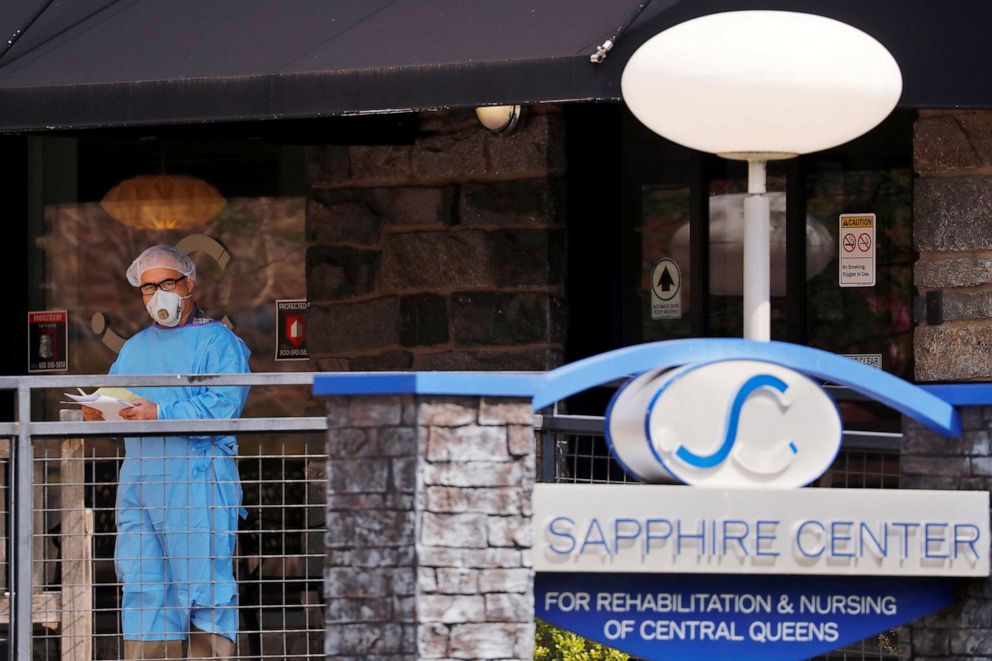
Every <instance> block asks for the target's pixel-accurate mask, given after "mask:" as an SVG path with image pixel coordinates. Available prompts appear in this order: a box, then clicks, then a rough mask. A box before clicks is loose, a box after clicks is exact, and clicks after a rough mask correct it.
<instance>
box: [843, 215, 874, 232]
mask: <svg viewBox="0 0 992 661" xmlns="http://www.w3.org/2000/svg"><path fill="white" fill-rule="evenodd" d="M840 227H841V229H847V228H849V227H875V214H873V213H872V214H866V215H854V214H851V215H847V214H844V215H842V216H841V217H840Z"/></svg>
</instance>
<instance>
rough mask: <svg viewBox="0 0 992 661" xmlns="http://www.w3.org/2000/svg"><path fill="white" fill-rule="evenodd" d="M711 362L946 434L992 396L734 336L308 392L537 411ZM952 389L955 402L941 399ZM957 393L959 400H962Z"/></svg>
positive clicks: (345, 381) (354, 376)
mask: <svg viewBox="0 0 992 661" xmlns="http://www.w3.org/2000/svg"><path fill="white" fill-rule="evenodd" d="M716 360H760V361H765V362H769V363H775V364H777V365H782V366H783V367H788V368H790V369H794V370H796V371H799V372H802V373H804V374H807V375H808V376H811V377H814V378H817V379H821V380H823V381H830V382H832V383H836V384H838V385H842V386H846V387H848V388H850V389H851V390H854V391H855V392H859V393H861V394H863V395H866V396H868V397H871V398H873V399H875V400H877V401H879V402H881V403H883V404H885V405H887V406H889V407H891V408H893V409H894V410H896V411H898V412H899V413H902V414H903V415H906V416H908V417H910V418H912V419H914V420H916V421H918V422H920V423H921V424H923V425H925V426H927V427H928V428H930V429H932V430H933V431H935V432H937V433H938V434H941V435H943V436H948V437H958V436H960V435H961V419H960V417H959V415H958V412H957V411H956V410H955V408H954V406H953V404H954V403H971V402H970V401H967V400H969V399H976V398H979V399H980V398H982V397H985V398H992V387H986V388H985V389H984V390H982V391H981V392H978V391H977V390H975V387H974V386H972V387H971V388H972V389H971V390H970V391H969V392H968V393H964V392H960V391H958V392H951V391H948V392H946V393H945V391H944V390H941V388H947V387H946V386H929V387H927V388H923V387H920V386H917V385H914V384H912V383H909V382H907V381H903V380H902V379H900V378H898V377H895V376H892V375H891V374H888V373H887V372H883V371H882V370H878V369H875V368H872V367H868V366H866V365H862V364H860V363H858V362H856V361H853V360H850V359H848V358H844V357H842V356H838V355H836V354H832V353H829V352H827V351H822V350H820V349H813V348H811V347H805V346H800V345H798V344H789V343H786V342H755V341H752V340H740V339H708V338H707V339H686V340H669V341H666V342H652V343H648V344H640V345H636V346H632V347H624V348H622V349H617V350H615V351H609V352H607V353H603V354H599V355H597V356H592V357H591V358H586V359H584V360H580V361H577V362H574V363H570V364H568V365H564V366H562V367H559V368H558V369H554V370H551V371H550V372H546V373H541V372H516V373H514V372H374V373H348V374H319V375H317V376H316V377H315V378H314V386H313V392H314V394H315V395H383V394H421V395H469V396H490V397H532V398H533V401H534V408H535V409H541V408H544V407H546V406H550V405H551V404H554V403H555V402H558V401H561V400H563V399H566V398H567V397H570V396H571V395H574V394H576V393H579V392H582V391H585V390H588V389H590V388H595V387H596V386H600V385H602V384H604V383H610V382H612V381H615V380H617V379H621V378H625V377H628V376H631V375H633V374H639V373H641V372H643V371H645V370H646V369H655V368H668V367H678V366H680V365H686V364H689V363H697V362H712V361H716ZM951 394H953V395H954V396H955V397H956V398H957V401H947V400H945V399H944V398H943V396H950V395H951ZM962 398H963V399H962Z"/></svg>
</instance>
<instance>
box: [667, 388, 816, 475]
mask: <svg viewBox="0 0 992 661" xmlns="http://www.w3.org/2000/svg"><path fill="white" fill-rule="evenodd" d="M759 388H771V389H773V390H777V391H778V392H780V393H784V392H785V391H786V390H788V389H789V386H788V385H786V383H785V382H784V381H782V379H779V378H777V377H774V376H772V375H771V374H759V375H758V376H753V377H751V378H750V379H748V380H747V381H745V382H744V385H743V386H741V389H740V390H738V391H737V396H736V397H734V403H733V405H732V406H731V407H730V420H729V421H728V422H727V433H726V435H725V436H724V439H723V444H722V445H721V446H720V447H719V449H717V451H716V452H714V453H713V454H710V455H698V454H695V453H694V452H693V451H692V450H689V449H687V448H686V447H685V446H684V445H682V446H680V447H679V449H678V450H677V451H676V452H675V454H676V456H677V457H678V458H679V459H681V460H682V461H684V462H685V463H687V464H689V465H690V466H695V467H696V468H713V467H714V466H716V465H717V464H720V463H723V460H724V459H726V458H727V455H729V454H730V451H731V450H732V449H733V447H734V441H736V440H737V425H738V423H739V422H740V417H741V408H742V407H743V406H744V402H746V401H747V398H748V397H749V396H750V395H751V393H752V392H754V391H755V390H758V389H759ZM789 449H790V450H792V453H793V454H796V452H798V450H797V449H796V444H795V443H793V442H792V441H789Z"/></svg>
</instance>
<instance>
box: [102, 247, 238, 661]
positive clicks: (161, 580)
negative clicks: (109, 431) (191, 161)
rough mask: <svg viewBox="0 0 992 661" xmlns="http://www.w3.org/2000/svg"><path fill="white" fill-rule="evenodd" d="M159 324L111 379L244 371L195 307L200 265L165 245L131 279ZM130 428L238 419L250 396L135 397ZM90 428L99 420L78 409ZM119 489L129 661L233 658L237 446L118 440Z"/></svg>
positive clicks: (167, 391) (158, 392) (164, 391)
mask: <svg viewBox="0 0 992 661" xmlns="http://www.w3.org/2000/svg"><path fill="white" fill-rule="evenodd" d="M127 279H128V282H130V284H131V285H132V286H134V287H136V288H137V289H138V290H139V291H140V293H141V296H142V300H143V302H144V304H145V308H146V309H147V310H148V313H149V314H150V315H151V318H152V320H153V321H154V323H153V324H152V325H150V326H148V327H147V328H145V329H144V330H142V331H141V332H139V333H137V334H136V335H134V336H133V337H132V338H131V339H129V340H128V341H127V342H126V343H125V344H124V346H123V348H122V349H121V351H120V355H119V356H118V358H117V361H116V362H115V363H114V364H113V366H112V367H111V368H110V374H118V375H123V374H219V373H244V372H248V371H249V368H248V356H249V353H250V352H249V350H248V347H247V346H245V343H244V342H242V341H241V339H239V338H238V337H237V336H236V335H235V334H234V333H232V332H231V331H230V330H229V329H228V328H227V327H226V326H225V325H224V324H222V323H219V322H216V321H214V320H212V319H209V318H207V317H206V316H204V315H203V313H202V312H201V311H200V309H199V308H198V307H197V306H196V302H195V300H194V297H193V293H194V290H195V288H196V284H197V279H196V266H195V265H194V264H193V262H192V260H190V258H189V256H188V255H186V254H185V253H183V252H182V251H180V250H178V249H176V248H173V247H171V246H161V245H160V246H152V247H151V248H148V249H147V250H145V251H143V252H142V253H141V254H140V255H138V257H137V258H136V259H135V260H134V262H133V263H132V264H131V266H130V267H129V268H128V270H127ZM132 390H133V391H134V392H135V393H136V394H138V395H139V396H140V397H141V399H139V400H137V401H136V402H134V406H133V408H128V409H124V410H123V411H122V412H121V417H123V418H125V419H128V420H190V419H204V418H236V417H238V416H240V415H241V410H242V409H243V408H244V404H245V399H246V398H247V396H248V388H246V387H218V386H191V387H164V388H132ZM84 415H85V417H86V419H87V420H99V419H101V417H102V416H101V415H100V413H99V412H98V411H96V410H95V409H90V408H87V409H84ZM124 442H125V449H126V455H125V458H124V463H123V465H122V467H121V472H120V482H119V486H118V490H117V546H116V549H115V553H114V559H115V562H116V566H117V575H118V578H119V579H120V581H121V583H122V584H123V602H122V605H121V621H122V625H123V626H122V628H123V633H124V655H125V657H126V658H128V659H165V658H182V656H183V646H184V643H183V641H186V640H188V643H187V644H186V645H187V648H188V649H187V653H188V655H189V658H214V659H225V658H229V657H232V656H233V654H234V640H235V637H236V635H237V628H238V613H237V586H236V585H235V581H234V571H233V569H234V568H233V556H234V542H235V533H236V531H237V527H238V525H237V524H238V516H239V514H240V515H241V516H242V517H243V516H244V510H243V509H242V507H241V483H240V480H239V477H238V468H237V464H236V463H235V456H236V454H237V451H238V448H237V441H236V440H235V438H234V437H233V436H140V437H128V438H126V439H125V441H124Z"/></svg>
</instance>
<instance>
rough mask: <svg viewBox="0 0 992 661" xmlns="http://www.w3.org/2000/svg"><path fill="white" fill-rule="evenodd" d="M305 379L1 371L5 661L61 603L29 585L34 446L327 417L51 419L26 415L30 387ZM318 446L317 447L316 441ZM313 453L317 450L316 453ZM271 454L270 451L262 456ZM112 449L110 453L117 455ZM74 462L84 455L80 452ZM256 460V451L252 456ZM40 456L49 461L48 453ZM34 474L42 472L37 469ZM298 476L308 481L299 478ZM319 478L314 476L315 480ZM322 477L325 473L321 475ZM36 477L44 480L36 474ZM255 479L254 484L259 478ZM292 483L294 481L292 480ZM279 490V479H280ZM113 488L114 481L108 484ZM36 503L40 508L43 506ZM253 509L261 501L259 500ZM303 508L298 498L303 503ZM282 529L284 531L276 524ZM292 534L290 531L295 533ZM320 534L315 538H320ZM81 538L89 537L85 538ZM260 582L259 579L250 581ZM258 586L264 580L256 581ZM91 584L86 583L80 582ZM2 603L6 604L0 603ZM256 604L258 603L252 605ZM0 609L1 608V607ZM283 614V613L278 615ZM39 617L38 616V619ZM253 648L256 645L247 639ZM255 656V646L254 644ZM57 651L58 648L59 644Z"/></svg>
mask: <svg viewBox="0 0 992 661" xmlns="http://www.w3.org/2000/svg"><path fill="white" fill-rule="evenodd" d="M312 382H313V373H310V372H289V373H264V374H263V373H259V374H237V375H235V374H224V375H189V376H182V375H180V376H176V375H172V376H75V375H64V376H24V377H19V376H18V377H15V376H5V377H0V390H4V391H13V392H14V393H15V398H16V399H15V406H16V422H7V423H0V438H7V439H12V442H11V443H10V447H9V454H10V459H9V467H10V473H9V476H10V480H9V486H8V487H7V488H6V490H5V491H6V493H7V495H8V498H7V499H6V501H7V503H9V504H10V507H9V512H8V514H9V527H8V530H9V539H8V549H7V550H8V553H9V555H8V557H9V559H10V562H9V564H8V568H9V583H8V585H9V591H8V594H7V595H5V596H6V597H7V599H5V600H4V601H6V604H0V615H3V614H5V615H7V617H6V618H3V619H6V621H7V622H8V626H9V629H8V631H9V639H8V641H6V642H7V656H8V658H9V659H11V660H16V659H20V660H23V659H31V658H37V656H33V654H32V652H33V649H32V648H33V642H34V639H33V635H32V634H33V625H34V623H35V621H37V620H38V619H39V613H38V612H37V611H38V610H39V608H41V609H46V608H47V609H56V608H62V607H63V606H66V607H68V606H67V605H66V604H64V603H63V600H62V599H49V600H44V599H42V600H40V601H39V600H37V599H35V597H36V596H37V593H36V590H35V588H37V587H39V586H38V585H35V583H36V582H37V581H38V577H37V576H36V574H38V569H37V567H33V565H37V562H36V559H37V550H36V549H35V548H34V547H35V544H36V542H37V541H38V540H39V539H41V540H42V542H43V543H44V542H45V541H46V540H45V536H44V535H39V534H38V533H39V531H36V530H35V522H36V520H37V516H38V511H37V509H36V502H35V501H36V495H37V493H38V492H37V491H36V486H41V487H44V486H47V485H46V484H42V485H36V484H35V474H36V470H37V467H36V466H35V463H36V450H37V447H38V446H39V445H40V444H42V443H44V442H46V441H48V440H49V439H97V438H105V437H120V436H123V435H125V434H126V435H127V436H128V437H137V436H173V435H182V436H188V435H208V434H217V435H228V434H230V435H245V434H287V433H300V432H318V433H322V432H326V430H327V418H326V417H324V416H312V417H308V416H295V417H288V416H287V417H256V418H237V419H213V420H155V421H124V422H109V421H101V422H82V421H78V422H77V421H68V422H63V421H59V422H53V421H42V420H34V418H33V407H32V401H33V399H35V397H34V395H35V393H38V392H40V391H47V390H55V389H75V388H95V387H177V386H187V387H190V386H265V387H272V386H304V385H305V386H309V385H311V384H312ZM320 447H321V449H322V445H321V446H320ZM321 454H323V453H322V452H321ZM285 456H286V455H284V454H280V453H278V452H277V453H275V454H273V455H272V457H274V458H276V459H278V458H280V457H281V458H283V459H284V458H285ZM269 458H271V457H269ZM119 459H120V454H119V453H118V455H117V460H118V461H119ZM77 460H81V461H83V462H85V461H86V458H85V457H77ZM258 460H259V464H261V462H262V461H263V456H262V454H260V455H259V456H258ZM43 461H48V462H51V459H50V458H44V459H43ZM41 474H42V475H45V474H46V472H45V470H44V469H42V471H41ZM302 479H303V480H307V479H309V476H304V477H303V478H302ZM315 479H316V480H318V481H319V480H320V479H321V478H320V477H318V478H315ZM324 479H326V478H324ZM43 481H44V478H43ZM263 481H264V480H263V478H261V477H259V478H258V482H263ZM296 481H299V480H296ZM84 482H85V480H84ZM280 484H282V488H283V490H285V489H286V484H287V483H285V482H280ZM61 486H62V487H63V488H64V489H71V488H77V490H80V489H82V486H83V485H82V484H77V483H70V484H63V485H61ZM113 486H115V487H116V485H113ZM46 502H47V501H44V499H43V502H42V504H41V508H42V510H51V509H53V508H52V507H49V506H48V505H46V504H45V503H46ZM259 506H260V507H261V506H262V505H259ZM304 506H305V504H304ZM282 532H286V531H285V530H283V531H282ZM297 532H298V531H297ZM321 539H322V537H321ZM87 543H88V544H89V543H90V542H89V541H87ZM264 556H265V554H264V552H260V556H259V560H258V562H259V563H262V562H264V561H265V559H266V558H265V557H264ZM258 582H259V584H260V585H262V584H264V583H266V582H269V583H271V582H274V581H265V580H264V579H259V580H258ZM263 587H264V586H263ZM83 588H84V589H93V588H94V585H89V586H83ZM4 605H6V606H7V609H4V608H3V606H4ZM259 607H261V605H260V606H259ZM4 610H6V613H2V611H4ZM284 617H285V614H284ZM41 619H42V620H44V619H45V618H44V617H42V618H41ZM253 647H257V646H256V645H253ZM254 651H255V653H256V655H258V650H257V649H256V650H254ZM63 652H64V650H63Z"/></svg>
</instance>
